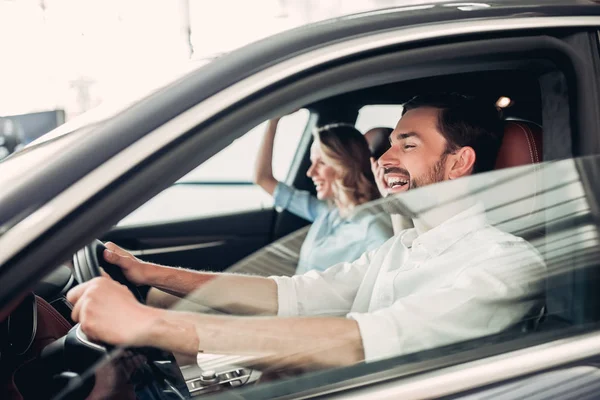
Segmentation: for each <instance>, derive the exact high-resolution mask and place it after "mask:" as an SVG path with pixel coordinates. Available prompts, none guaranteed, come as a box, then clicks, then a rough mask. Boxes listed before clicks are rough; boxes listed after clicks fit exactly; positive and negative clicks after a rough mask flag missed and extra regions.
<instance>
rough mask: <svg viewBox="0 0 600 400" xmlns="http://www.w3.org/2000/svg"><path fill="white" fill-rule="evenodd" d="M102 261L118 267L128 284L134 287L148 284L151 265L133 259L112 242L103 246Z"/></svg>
mask: <svg viewBox="0 0 600 400" xmlns="http://www.w3.org/2000/svg"><path fill="white" fill-rule="evenodd" d="M105 246H106V250H104V259H105V260H106V261H108V262H109V263H111V264H114V265H117V266H119V267H120V268H121V269H122V270H123V274H124V275H125V277H126V278H127V279H128V280H129V282H131V283H133V284H136V285H145V284H148V272H149V270H150V269H152V267H153V265H152V264H149V263H147V262H144V261H142V260H140V259H139V258H136V257H134V256H133V255H131V253H129V252H128V251H126V250H124V249H122V248H120V247H119V246H117V245H116V244H114V243H112V242H107V243H106V244H105Z"/></svg>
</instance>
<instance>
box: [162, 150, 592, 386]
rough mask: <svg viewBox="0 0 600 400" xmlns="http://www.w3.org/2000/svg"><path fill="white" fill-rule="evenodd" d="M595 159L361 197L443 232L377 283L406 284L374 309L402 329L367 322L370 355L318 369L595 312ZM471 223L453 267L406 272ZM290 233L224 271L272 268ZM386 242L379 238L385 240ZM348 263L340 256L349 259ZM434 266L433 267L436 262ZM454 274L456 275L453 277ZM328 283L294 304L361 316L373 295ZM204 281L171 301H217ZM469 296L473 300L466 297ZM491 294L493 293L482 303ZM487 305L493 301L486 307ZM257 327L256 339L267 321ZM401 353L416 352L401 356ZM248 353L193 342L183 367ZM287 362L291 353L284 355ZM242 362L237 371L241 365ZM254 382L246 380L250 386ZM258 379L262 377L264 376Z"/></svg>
mask: <svg viewBox="0 0 600 400" xmlns="http://www.w3.org/2000/svg"><path fill="white" fill-rule="evenodd" d="M599 169H600V157H586V158H579V159H568V160H563V161H557V162H546V163H542V164H536V165H528V166H523V167H517V168H509V169H504V170H498V171H492V172H490V173H485V174H480V175H475V176H471V177H467V178H462V179H459V180H456V181H448V182H443V183H439V184H434V185H430V186H426V187H423V188H420V189H417V190H413V191H410V192H408V193H404V194H400V195H397V196H395V197H393V198H387V199H382V200H379V201H375V202H372V203H370V204H368V205H367V206H365V209H367V210H368V212H371V213H373V214H377V215H380V216H381V217H382V218H389V214H390V213H393V214H399V215H402V216H403V217H405V218H411V219H418V220H419V221H420V223H422V224H423V226H428V227H429V228H430V229H431V230H430V231H429V232H428V234H431V233H432V232H434V229H435V227H436V226H444V227H445V228H444V229H442V230H441V231H439V230H438V231H435V232H434V233H435V238H436V239H440V238H442V239H443V241H444V243H441V242H432V243H427V242H426V240H425V239H424V240H423V243H421V244H422V245H423V246H425V248H426V250H427V251H426V252H425V253H423V254H422V255H421V256H420V258H416V259H415V260H413V262H412V264H411V265H410V267H407V266H404V267H403V268H400V269H399V270H397V271H392V273H391V275H388V276H387V278H386V280H387V284H389V285H393V287H394V288H395V290H396V291H402V290H404V291H405V292H406V296H402V295H400V296H399V297H398V298H397V299H396V301H395V302H394V303H391V304H389V307H383V311H384V312H385V310H386V309H388V308H389V309H393V308H394V307H397V310H398V312H399V314H401V315H402V316H403V319H402V320H401V321H398V322H397V324H396V325H392V326H397V327H398V326H399V327H402V328H403V329H402V330H400V329H399V330H393V329H390V330H386V331H380V332H377V333H373V332H371V333H370V335H374V336H373V337H375V338H376V339H377V340H378V341H379V343H377V344H373V343H371V344H369V346H374V345H375V346H376V347H377V352H376V354H375V353H374V354H375V356H374V357H371V358H370V359H369V354H368V353H367V358H368V359H367V364H365V365H357V366H355V367H350V368H345V369H341V370H336V369H334V370H327V369H325V370H323V371H322V372H320V373H322V374H324V375H323V376H326V377H328V378H323V381H325V380H327V379H331V378H332V377H336V378H335V379H338V380H343V379H347V378H349V377H356V376H360V375H361V374H366V373H372V372H373V371H378V370H386V369H388V368H389V365H390V363H389V362H388V361H389V360H391V359H397V360H398V361H397V362H394V364H395V365H402V366H403V368H400V371H405V372H408V371H410V370H411V363H414V362H415V360H423V359H429V360H436V359H440V363H442V361H443V363H448V362H449V361H448V360H449V359H450V360H452V357H449V355H451V356H453V357H456V359H458V354H461V353H465V354H466V355H468V356H470V357H477V355H476V354H477V352H476V353H473V350H475V349H476V350H477V351H478V352H479V354H482V355H483V354H486V351H487V349H488V348H490V349H491V348H492V345H495V344H498V343H508V344H510V346H513V348H519V346H523V345H524V344H523V343H526V341H525V340H526V338H527V340H529V339H530V338H532V337H533V338H535V337H542V336H543V335H545V336H544V338H543V339H542V340H546V341H547V340H550V339H553V338H555V337H560V336H561V335H563V334H564V333H565V332H568V330H569V329H571V328H573V327H578V328H581V327H586V326H593V325H594V324H595V323H597V322H598V318H599V317H600V314H599V313H598V312H597V309H595V308H594V307H592V305H593V304H596V302H597V301H598V299H597V293H598V291H597V285H598V284H600V281H598V279H597V276H598V274H597V269H598V267H599V258H598V252H597V249H598V245H599V244H600V243H599V242H600V236H599V230H598V229H599V226H598V224H597V223H596V222H595V215H594V210H595V209H597V204H598V199H597V198H596V196H595V194H594V191H593V190H591V189H592V188H593V187H595V186H596V185H599V184H600V182H597V179H598V176H600V175H598V174H597V172H598V170H599ZM556 177H560V179H559V180H558V179H556ZM361 211H364V210H361ZM440 221H442V222H440ZM448 221H450V222H451V223H449V222H448ZM482 221H485V222H482ZM440 223H441V225H440ZM482 223H485V224H486V228H485V232H483V231H482V232H483V233H481V232H480V233H478V234H479V235H483V236H486V237H487V239H484V238H483V236H482V238H475V239H473V240H476V241H477V240H481V241H480V242H477V243H480V244H481V247H479V248H476V249H464V248H461V249H459V250H458V254H457V255H456V257H458V258H455V259H454V265H452V266H451V268H450V266H448V268H447V269H446V271H447V273H449V274H451V275H452V276H444V274H438V273H435V274H434V273H432V275H430V276H429V275H428V276H429V278H428V280H426V281H423V280H422V279H419V278H418V277H419V276H420V275H418V274H415V271H416V270H418V269H420V268H428V267H429V268H434V267H435V265H434V264H432V258H431V254H433V253H436V254H439V253H443V252H444V251H454V250H452V246H453V245H454V243H455V242H456V241H457V240H459V239H460V237H461V235H464V234H465V232H466V231H465V226H467V225H472V224H482ZM407 232H408V233H407ZM403 235H404V236H403ZM406 235H410V231H406V232H404V233H401V234H400V235H397V236H396V237H394V238H392V239H390V242H393V241H397V240H403V239H402V238H403V237H404V240H407V236H406ZM431 237H432V238H433V237H434V236H433V235H432V236H431ZM488 239H489V240H488ZM290 240H292V241H293V240H294V237H293V235H291V236H289V237H286V238H284V239H282V240H280V241H278V242H276V243H274V244H273V245H271V246H268V247H266V248H264V249H262V250H260V251H259V252H257V253H255V254H253V255H251V256H249V257H247V258H246V259H244V260H242V261H240V262H239V263H236V264H235V265H233V266H231V268H230V269H229V271H231V272H239V271H245V272H251V273H255V274H261V273H262V274H263V275H272V274H276V273H277V272H278V271H277V269H276V268H275V269H273V268H268V266H276V265H282V262H283V263H284V262H285V258H286V257H287V256H288V255H286V242H287V241H290ZM390 242H388V243H386V244H385V245H384V246H383V247H386V246H387V247H389V246H390ZM415 245H417V246H418V244H415ZM428 246H429V247H428ZM436 246H441V247H436ZM486 246H487V247H486ZM442 247H445V248H442ZM465 255H466V257H465V258H461V257H462V256H465ZM377 257H378V255H377V251H374V252H372V253H371V254H369V255H368V257H367V258H369V259H370V260H376V259H377ZM363 258H364V257H363ZM383 262H384V263H385V261H383ZM354 264H355V265H359V264H360V265H361V268H362V264H364V260H362V261H360V260H359V261H358V262H355V263H354ZM350 265H352V264H347V265H346V267H345V268H350V267H349V266H350ZM336 269H337V270H338V271H337V273H340V272H339V269H340V266H333V267H332V270H336ZM365 270H366V269H365ZM437 271H440V270H439V266H438V269H437ZM330 272H331V271H330ZM279 273H280V274H286V271H284V270H279ZM327 273H328V272H327V271H325V272H324V273H323V274H325V275H327ZM287 274H289V275H292V274H293V270H287ZM364 274H365V275H364V276H363V278H364V279H369V275H368V274H369V272H368V271H366V272H364ZM456 274H458V275H462V278H460V279H458V282H459V283H458V284H457V283H456V280H455V278H456V277H455V275H456ZM292 279H297V280H296V281H295V282H296V283H298V282H302V285H310V283H309V282H310V281H311V280H318V279H317V278H316V275H310V279H309V278H307V277H304V278H298V277H295V278H292ZM445 280H447V281H449V282H450V281H451V282H455V285H457V286H456V287H450V288H449V287H446V286H444V281H445ZM380 284H383V282H381V283H380ZM298 290H299V292H298V293H297V295H298V296H301V294H300V293H303V292H301V290H302V289H298ZM327 290H328V289H326V288H324V287H320V286H318V285H317V286H315V287H314V288H311V293H312V297H313V298H310V299H306V298H303V300H298V302H299V304H301V307H304V310H302V309H301V310H300V311H296V312H299V313H300V315H305V314H307V313H310V312H314V313H315V314H316V315H318V316H320V317H324V316H326V315H334V316H340V315H341V316H344V315H348V316H350V317H356V316H358V318H357V320H359V321H360V318H367V317H366V316H368V315H369V311H368V307H369V306H368V304H369V303H370V302H371V303H372V302H374V301H378V300H376V299H375V297H371V296H370V294H368V295H367V296H366V300H364V301H365V302H366V304H367V305H366V306H365V305H362V306H361V305H357V302H360V301H362V300H360V299H359V298H360V296H361V294H358V297H357V300H356V301H355V302H354V304H349V305H348V309H345V310H342V311H340V310H333V309H332V307H331V303H330V301H331V299H329V297H327V296H326V295H322V294H319V293H318V292H319V291H323V292H326V291H327ZM374 290H375V291H377V290H379V289H374ZM464 291H467V292H469V291H472V292H469V295H468V299H465V298H463V297H462V294H464ZM211 292H212V291H211V289H210V284H209V285H206V287H203V288H202V289H200V290H198V291H196V292H195V293H193V294H192V295H190V296H189V297H188V298H186V299H185V300H183V301H181V302H179V303H178V304H175V305H174V306H173V309H176V310H187V311H189V310H193V311H200V312H216V311H215V310H211V309H210V308H206V307H203V306H202V303H203V302H204V300H203V299H205V298H206V295H207V293H211ZM477 298H479V299H480V300H481V301H475V302H473V303H472V304H469V302H470V301H472V300H473V299H477ZM319 299H321V300H319ZM320 301H322V303H320ZM494 302H498V303H494ZM491 303H494V305H493V306H491ZM241 306H243V305H241ZM490 307H492V308H494V309H493V310H490ZM319 309H321V312H320V313H319V311H318V310H319ZM311 310H312V311H311ZM478 313H480V314H479V315H478ZM390 315H393V313H391V314H390ZM388 316H389V315H388ZM479 317H481V318H487V319H489V320H488V322H489V325H488V323H486V324H483V326H487V328H486V329H481V327H482V324H481V321H477V318H479ZM375 326H379V325H377V324H375ZM381 326H385V324H384V325H381ZM548 333H550V334H548ZM264 335H265V339H267V338H268V336H269V333H268V332H265V333H264ZM340 340H341V339H340ZM470 343H472V344H470ZM320 346H321V343H319V342H318V341H315V342H314V343H313V347H311V348H310V349H307V352H313V351H314V352H318V351H326V350H327V349H323V348H321V347H320ZM408 354H421V355H420V356H416V357H412V358H411V357H409V358H407V357H406V356H407V355H408ZM290 357H293V356H290ZM257 358H260V356H257V355H255V354H245V353H244V352H240V353H239V354H199V356H198V359H197V361H198V365H195V364H193V365H191V366H188V367H185V368H184V370H187V371H188V373H189V374H190V375H193V373H192V371H193V370H195V371H199V370H198V366H199V367H200V368H201V370H205V371H206V370H211V371H222V372H223V374H226V373H227V372H228V371H231V370H234V369H236V368H241V367H244V366H252V365H256V364H260V363H259V362H258V360H257ZM300 358H301V357H300ZM450 362H451V361H450ZM290 363H291V364H293V360H292V361H290ZM432 365H435V362H433V364H432ZM440 365H442V364H440ZM186 368H187V369H186ZM248 368H249V369H248V370H247V371H250V370H252V368H251V367H248ZM396 373H398V371H396ZM296 374H297V377H298V383H297V384H298V385H302V384H307V383H308V380H307V379H308V378H307V379H304V378H303V374H304V373H298V371H296V370H295V371H294V375H296ZM316 376H318V375H316ZM310 377H311V379H318V380H319V381H322V380H321V379H319V378H315V373H314V372H311V375H310ZM261 384H263V383H259V386H257V387H256V388H254V390H258V387H260V385H261ZM290 384H291V383H290ZM264 385H265V387H267V386H268V385H267V383H264ZM268 387H269V388H271V389H269V390H273V392H266V393H271V394H273V395H275V394H277V393H279V392H278V390H279V389H280V388H281V386H279V389H278V387H274V386H268ZM190 388H191V389H192V390H193V391H195V392H202V391H204V390H206V388H205V387H204V386H202V385H199V386H197V387H196V388H193V387H190ZM265 390H266V389H265Z"/></svg>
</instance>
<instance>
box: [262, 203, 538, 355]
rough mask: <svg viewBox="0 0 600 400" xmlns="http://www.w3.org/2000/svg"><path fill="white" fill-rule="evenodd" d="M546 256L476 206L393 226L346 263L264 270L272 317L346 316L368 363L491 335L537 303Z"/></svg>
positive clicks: (517, 321)
mask: <svg viewBox="0 0 600 400" xmlns="http://www.w3.org/2000/svg"><path fill="white" fill-rule="evenodd" d="M545 273H546V267H545V264H544V262H543V260H542V258H541V256H540V255H539V253H538V252H537V251H536V250H535V249H534V248H533V247H532V246H531V245H530V244H529V243H527V242H526V241H525V240H523V239H521V238H518V237H516V236H513V235H511V234H508V233H505V232H502V231H500V230H498V229H496V228H494V227H492V226H490V225H489V224H488V223H487V222H486V219H485V210H484V209H483V206H481V205H475V206H472V207H470V208H469V209H467V210H466V211H463V212H461V213H460V214H458V215H455V216H454V217H452V218H450V219H448V220H447V221H445V222H443V223H442V224H440V225H438V226H436V227H434V228H432V229H431V230H429V231H427V232H425V233H423V234H421V235H418V234H417V231H416V230H415V229H408V230H405V231H402V232H400V233H399V234H398V235H396V236H394V237H393V238H391V239H390V240H388V241H387V242H386V243H384V244H383V245H382V246H381V247H380V248H378V249H376V250H373V251H371V252H369V253H365V254H363V255H362V256H361V257H360V258H359V259H358V260H356V261H354V262H352V263H340V264H336V265H334V266H332V267H331V268H329V269H327V270H325V271H323V272H317V271H310V272H308V273H306V274H304V275H296V276H293V277H271V279H273V280H275V282H276V283H277V287H278V302H279V311H278V315H279V316H282V317H283V316H346V317H348V318H352V319H354V320H355V321H356V322H357V323H358V327H359V329H360V334H361V337H362V341H363V348H364V352H365V359H366V360H367V361H372V360H375V359H380V358H388V357H391V356H394V355H399V354H406V353H411V352H415V351H420V350H423V349H427V348H433V347H438V346H442V345H445V344H450V343H453V342H458V341H462V340H467V339H471V338H475V337H480V336H485V335H490V334H494V333H498V332H500V331H502V330H504V329H507V328H510V327H512V326H515V325H516V324H519V323H520V322H521V321H522V320H523V319H524V318H525V317H526V316H527V315H528V314H529V313H530V312H535V311H536V310H539V309H540V307H541V305H543V293H544V287H545Z"/></svg>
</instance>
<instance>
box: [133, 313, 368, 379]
mask: <svg viewBox="0 0 600 400" xmlns="http://www.w3.org/2000/svg"><path fill="white" fill-rule="evenodd" d="M152 312H153V313H155V314H154V317H155V323H154V324H152V329H151V331H150V332H149V333H148V335H147V336H146V337H144V338H143V339H142V340H141V343H139V345H143V346H154V347H160V348H165V349H168V350H170V351H172V352H177V353H185V354H189V355H195V354H197V353H198V352H204V353H211V354H235V355H239V356H244V357H247V363H248V364H251V365H258V366H268V367H291V368H299V369H303V370H307V369H314V368H323V367H336V366H345V365H351V364H354V363H357V362H360V361H362V360H363V359H364V351H363V348H362V340H361V337H360V332H359V329H358V325H357V324H356V322H355V321H354V320H350V319H346V318H325V317H311V318H306V317H299V318H272V317H229V316H213V315H203V314H197V313H188V312H178V311H167V310H152Z"/></svg>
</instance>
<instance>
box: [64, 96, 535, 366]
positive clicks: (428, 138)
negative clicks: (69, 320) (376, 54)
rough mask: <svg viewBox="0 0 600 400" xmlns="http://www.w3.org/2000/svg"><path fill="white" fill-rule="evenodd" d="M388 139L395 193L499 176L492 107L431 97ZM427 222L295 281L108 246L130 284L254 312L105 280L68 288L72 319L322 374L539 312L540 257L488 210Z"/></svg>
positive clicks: (387, 161)
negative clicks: (151, 300) (170, 263)
mask: <svg viewBox="0 0 600 400" xmlns="http://www.w3.org/2000/svg"><path fill="white" fill-rule="evenodd" d="M390 138H391V139H390V140H391V148H390V149H389V150H388V151H387V152H386V153H385V154H384V155H383V156H382V157H381V159H380V160H379V163H380V165H381V167H383V168H384V173H385V182H386V184H387V189H386V190H388V191H389V193H390V194H396V193H399V192H404V191H407V190H412V189H414V188H417V187H421V186H427V185H430V184H432V183H436V182H441V181H449V180H455V179H459V178H461V177H464V176H467V175H470V174H472V173H474V172H485V171H488V170H491V169H492V166H493V165H494V162H495V158H496V154H497V152H498V149H499V146H500V143H501V139H502V124H501V121H500V118H499V116H498V113H497V111H496V109H495V108H494V106H493V105H492V104H489V105H486V104H482V103H481V102H477V101H475V100H471V99H468V98H465V97H463V96H459V95H436V96H424V97H419V98H415V99H413V100H412V101H411V102H409V103H407V104H406V105H405V110H404V115H403V116H402V118H401V119H400V121H399V122H398V125H397V126H396V129H395V130H394V131H393V132H392V134H391V137H390ZM417 193H418V192H417ZM417 193H415V195H416V194H417ZM461 194H464V193H457V195H461ZM425 219H426V221H427V223H424V222H423V221H422V220H421V216H419V217H417V218H415V220H414V224H415V228H414V229H407V230H404V231H402V232H400V233H398V234H397V235H396V236H394V237H393V238H392V239H390V240H389V241H387V242H386V243H385V244H383V245H382V246H381V247H379V248H378V249H376V250H373V251H371V252H368V253H365V254H364V255H363V256H362V257H360V258H359V259H358V260H356V261H354V262H351V263H350V262H348V263H340V264H337V265H334V266H332V267H331V268H329V269H327V270H325V271H324V272H316V271H311V272H308V273H306V274H304V275H297V276H294V277H271V278H262V277H254V276H243V275H234V274H213V273H204V272H195V271H188V270H182V269H178V268H170V267H164V266H159V265H155V264H150V263H145V262H142V261H140V260H138V259H136V258H135V257H133V256H131V255H130V254H129V253H127V252H126V251H124V250H122V249H120V248H118V247H117V246H115V245H114V244H108V245H107V247H108V248H109V249H110V251H107V252H105V258H106V260H107V261H109V262H111V263H113V264H116V265H119V266H120V267H121V268H122V269H123V271H124V273H125V275H126V276H127V278H128V279H130V280H131V281H132V282H134V283H136V284H146V285H151V286H154V287H156V288H158V289H162V290H164V291H166V292H169V293H171V294H175V295H177V296H179V297H186V296H188V298H190V299H193V300H194V301H196V302H199V303H201V304H203V305H204V306H206V307H210V308H212V309H218V310H220V311H224V312H227V313H231V314H244V315H245V316H243V317H242V316H217V315H207V314H201V313H192V312H180V311H173V310H159V309H156V308H152V307H148V306H144V305H141V304H139V303H137V302H136V301H135V300H134V298H133V297H132V296H131V294H130V293H129V292H128V291H127V290H126V289H125V288H124V287H123V286H121V285H119V284H117V283H115V282H113V281H111V280H110V279H107V278H96V279H94V280H93V281H90V282H88V283H85V284H83V285H80V286H78V287H76V288H75V289H73V290H72V291H71V292H69V295H68V298H69V300H70V301H71V302H73V303H75V307H74V309H73V318H74V320H76V321H80V322H81V325H82V328H83V330H84V331H85V332H86V333H87V334H88V335H89V336H90V337H92V338H94V339H97V340H102V341H104V342H108V343H112V344H128V345H134V346H155V347H161V348H164V349H167V350H171V351H174V352H181V353H187V354H197V353H198V352H206V353H217V354H232V353H234V354H240V355H245V356H247V357H248V358H250V359H253V360H254V361H253V362H255V363H262V364H268V365H273V364H275V365H276V366H284V367H288V366H292V367H294V368H316V367H328V366H340V365H348V364H352V363H356V362H360V361H363V360H366V361H372V360H376V359H381V358H388V357H391V356H394V355H399V354H406V353H410V352H415V351H420V350H423V349H427V348H433V347H437V346H441V345H445V344H449V343H453V342H458V341H463V340H467V339H471V338H475V337H480V336H485V335H490V334H494V333H498V332H501V331H503V330H505V329H508V328H511V327H513V326H516V325H518V324H520V323H521V322H522V321H523V319H524V318H526V317H527V315H529V313H531V312H536V311H537V310H539V309H540V308H541V306H542V297H543V296H542V295H543V279H544V275H545V265H544V263H543V260H542V259H541V257H540V256H539V254H538V253H537V252H536V251H535V250H534V249H533V248H532V247H531V245H529V243H527V242H526V241H524V240H523V239H521V238H518V237H515V236H513V235H510V234H508V233H505V232H502V231H500V230H498V229H496V228H494V227H492V226H490V225H489V224H488V223H487V222H486V219H485V210H484V209H483V206H482V205H480V204H478V203H476V202H473V203H471V204H468V205H467V206H464V207H462V208H460V207H459V208H457V207H454V208H452V212H450V213H449V212H441V213H440V212H438V213H435V212H434V213H433V214H430V215H428V216H427V218H425ZM199 263H200V261H199ZM248 315H254V316H255V317H248Z"/></svg>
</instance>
